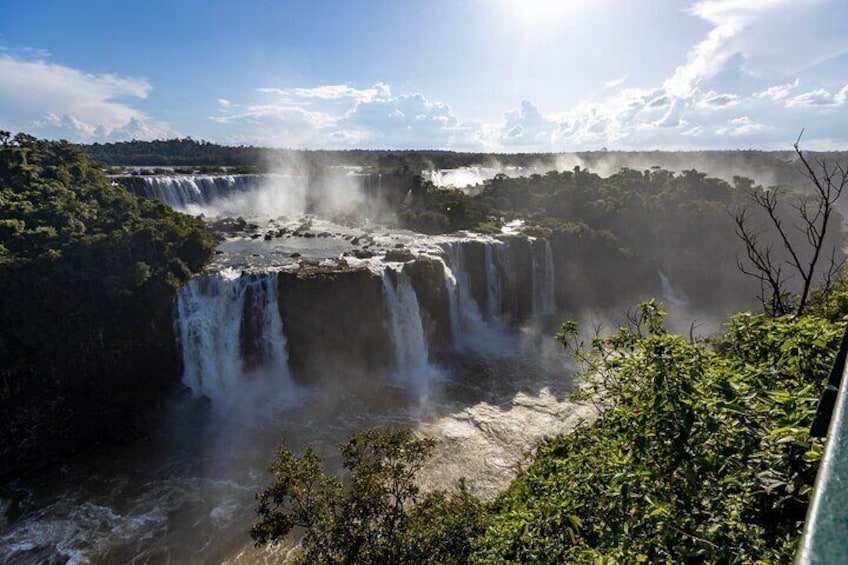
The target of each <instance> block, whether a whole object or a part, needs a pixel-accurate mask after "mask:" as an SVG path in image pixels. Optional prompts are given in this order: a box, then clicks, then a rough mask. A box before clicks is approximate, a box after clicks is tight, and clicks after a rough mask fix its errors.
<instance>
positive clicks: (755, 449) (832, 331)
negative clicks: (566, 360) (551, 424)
mask: <svg viewBox="0 0 848 565" xmlns="http://www.w3.org/2000/svg"><path fill="white" fill-rule="evenodd" d="M662 320H663V313H662V312H661V311H660V310H659V309H658V308H657V307H656V305H654V304H653V303H649V304H646V305H645V306H643V308H642V310H641V314H640V316H639V317H638V318H636V319H635V320H634V322H635V324H634V325H633V326H632V327H629V328H623V329H621V330H620V331H618V332H617V333H616V334H614V335H612V336H610V337H609V338H607V339H602V338H600V337H598V338H596V339H594V340H593V341H592V343H591V344H590V345H589V346H588V347H584V346H583V345H582V344H579V343H577V340H576V335H577V334H576V326H574V325H573V324H566V325H564V327H563V332H562V333H561V334H560V335H559V338H560V340H561V341H562V342H563V343H564V344H566V345H567V346H569V347H576V351H577V354H578V356H579V357H580V358H581V359H582V360H583V361H584V362H585V363H586V364H587V373H586V379H587V381H586V382H587V388H586V390H585V391H584V394H585V395H586V397H587V398H595V399H601V400H600V405H599V406H600V408H601V416H600V417H599V419H598V420H597V421H596V422H595V423H594V424H592V425H589V426H584V427H581V428H579V429H577V430H576V431H575V432H573V433H571V434H569V435H564V436H558V437H555V438H551V439H550V440H548V441H547V442H545V443H544V444H543V445H542V446H541V447H540V448H539V450H538V452H537V454H536V455H535V457H534V460H533V461H532V463H531V464H530V466H529V467H528V469H527V470H526V471H524V472H523V473H522V474H521V475H520V476H519V477H518V478H517V480H516V481H515V482H514V483H513V484H512V486H511V487H510V488H509V490H508V491H507V492H506V493H504V494H503V495H502V496H501V497H500V498H499V499H498V500H497V501H496V502H495V504H494V507H493V509H492V510H493V516H492V517H491V518H490V520H491V522H490V525H489V527H488V529H487V531H486V534H485V536H484V537H483V538H482V540H481V541H480V542H479V544H478V545H477V547H476V552H475V554H474V556H473V559H472V562H474V563H478V564H482V563H528V562H533V563H573V562H576V563H619V562H621V563H633V562H650V563H656V562H665V561H674V562H677V561H685V562H698V563H702V562H710V563H743V562H754V561H758V560H763V561H767V562H789V561H791V560H792V557H793V554H794V552H795V549H796V545H797V538H798V536H799V535H800V532H801V525H802V524H803V520H804V516H805V513H806V509H807V505H808V502H809V493H810V490H811V488H812V484H813V482H814V480H815V473H816V470H817V466H818V461H819V459H820V456H821V442H820V441H819V440H815V439H812V438H810V437H809V434H808V430H809V426H810V424H811V422H812V414H813V412H814V410H815V404H816V400H817V395H818V392H819V391H820V388H821V383H822V381H823V379H824V378H825V377H826V376H827V372H828V369H829V365H830V363H831V361H832V358H833V355H834V353H835V351H836V349H837V348H838V342H839V338H840V334H841V330H840V328H839V327H838V326H836V325H834V324H831V323H829V322H827V321H825V320H822V319H818V318H803V317H802V318H768V317H765V316H762V315H750V314H740V315H737V316H735V317H733V318H731V320H730V321H729V323H728V328H727V332H726V333H725V334H724V335H723V337H722V338H721V339H719V340H718V341H717V342H716V344H715V347H714V348H710V347H708V346H707V345H706V344H704V343H692V342H690V341H687V340H686V339H684V338H682V337H681V336H679V335H672V334H669V333H666V331H665V330H664V328H663V324H662Z"/></svg>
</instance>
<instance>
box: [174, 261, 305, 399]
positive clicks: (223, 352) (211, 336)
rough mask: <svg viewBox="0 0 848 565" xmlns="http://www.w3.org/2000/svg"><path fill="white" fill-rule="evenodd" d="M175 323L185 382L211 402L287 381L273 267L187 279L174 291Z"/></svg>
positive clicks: (239, 395) (264, 389) (196, 393)
mask: <svg viewBox="0 0 848 565" xmlns="http://www.w3.org/2000/svg"><path fill="white" fill-rule="evenodd" d="M176 324H177V328H178V331H179V340H180V346H181V349H182V359H183V369H184V373H183V383H184V384H185V385H186V386H188V387H190V388H191V389H192V391H193V392H194V394H195V395H198V396H200V395H205V396H207V397H209V398H210V399H211V400H212V403H213V405H217V406H221V405H224V406H228V405H231V404H232V402H233V401H234V398H236V397H242V396H245V394H244V390H243V389H245V388H251V386H250V385H251V384H255V385H256V386H255V387H253V388H256V389H262V390H263V391H266V392H267V391H269V389H278V388H279V387H282V386H286V385H287V384H288V383H289V374H288V357H287V354H286V347H285V343H286V342H285V334H284V332H283V323H282V320H281V319H280V312H279V307H278V302H277V274H276V273H260V274H247V275H241V276H239V273H238V272H237V271H234V270H232V269H228V270H224V271H222V272H220V273H218V274H217V275H209V276H203V277H198V278H195V279H192V280H190V281H188V282H187V283H185V284H184V285H183V286H182V287H180V289H179V292H178V295H177V320H176ZM259 383H261V385H260V384H259ZM236 391H238V393H237V394H234V393H235V392H236ZM248 396H249V395H248Z"/></svg>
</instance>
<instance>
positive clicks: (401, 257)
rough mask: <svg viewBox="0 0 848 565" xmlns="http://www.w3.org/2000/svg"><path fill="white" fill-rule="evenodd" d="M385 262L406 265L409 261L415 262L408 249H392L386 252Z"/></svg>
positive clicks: (413, 255)
mask: <svg viewBox="0 0 848 565" xmlns="http://www.w3.org/2000/svg"><path fill="white" fill-rule="evenodd" d="M386 261H389V262H392V263H395V262H397V263H407V262H409V261H415V254H413V253H412V251H410V250H409V249H392V250H389V251H387V252H386Z"/></svg>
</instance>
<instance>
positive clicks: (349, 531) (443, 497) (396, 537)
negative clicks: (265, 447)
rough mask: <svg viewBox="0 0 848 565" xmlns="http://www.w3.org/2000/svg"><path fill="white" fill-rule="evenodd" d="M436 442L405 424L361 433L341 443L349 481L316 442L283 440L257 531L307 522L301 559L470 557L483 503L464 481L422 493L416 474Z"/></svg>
mask: <svg viewBox="0 0 848 565" xmlns="http://www.w3.org/2000/svg"><path fill="white" fill-rule="evenodd" d="M434 446H435V442H434V441H433V440H430V439H417V438H415V437H414V436H413V435H412V433H411V432H409V431H407V430H404V429H400V428H387V429H383V430H370V431H364V432H360V433H357V434H355V435H354V436H352V437H351V438H350V441H349V442H348V443H347V444H346V445H343V446H341V454H342V462H343V465H344V467H345V469H347V470H348V472H349V473H348V476H347V477H346V480H345V481H344V482H341V481H339V480H337V479H335V478H333V477H330V476H328V475H327V474H325V473H324V471H323V468H322V465H323V460H322V459H321V457H320V456H318V455H317V454H316V453H315V452H314V451H313V450H312V449H311V448H309V447H308V448H307V449H306V452H305V453H304V454H303V455H302V456H301V457H297V456H295V455H294V454H292V453H291V452H290V451H288V450H287V449H285V448H284V447H280V448H278V450H277V459H276V461H275V462H274V464H273V465H272V466H271V469H270V470H271V473H273V475H274V478H275V482H274V483H273V484H272V485H271V486H270V487H269V488H268V489H267V490H266V491H265V492H263V493H261V494H259V495H257V499H258V500H259V507H258V509H257V512H258V514H259V518H258V519H257V520H256V522H255V523H254V525H253V528H252V529H251V531H250V535H251V536H252V537H253V539H254V540H256V543H257V544H258V545H259V544H264V543H268V542H271V541H274V540H277V539H280V538H282V537H284V536H286V535H287V534H288V533H289V532H291V531H292V530H293V529H294V528H296V527H297V528H300V529H302V531H303V532H304V536H303V539H302V540H301V544H302V546H303V550H304V551H303V552H302V553H301V555H300V557H299V561H298V562H299V563H309V564H315V565H327V564H353V563H372V564H374V565H380V564H384V565H390V564H401V563H420V564H427V563H432V564H434V565H435V564H445V565H450V564H454V563H455V564H460V563H467V562H468V556H469V554H470V551H471V540H473V539H475V538H476V537H477V536H478V535H479V534H480V533H481V531H482V528H481V522H480V518H481V516H482V508H483V506H482V504H481V503H480V502H479V501H478V500H476V499H475V498H474V497H472V496H471V495H470V494H469V493H468V491H467V490H466V489H465V485H464V484H463V483H460V484H459V487H458V490H457V492H455V493H451V494H446V493H444V492H433V493H427V494H425V495H423V496H422V495H420V493H419V489H418V487H417V486H416V484H415V474H416V472H418V470H419V469H420V468H421V465H422V464H423V463H424V462H425V461H426V460H427V458H428V456H429V455H430V453H431V452H432V450H433V447H434Z"/></svg>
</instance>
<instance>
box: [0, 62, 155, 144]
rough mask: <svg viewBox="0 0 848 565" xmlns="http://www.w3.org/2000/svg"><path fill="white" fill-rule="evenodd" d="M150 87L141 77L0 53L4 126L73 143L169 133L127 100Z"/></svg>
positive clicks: (140, 96) (0, 102) (0, 110)
mask: <svg viewBox="0 0 848 565" xmlns="http://www.w3.org/2000/svg"><path fill="white" fill-rule="evenodd" d="M151 89H152V86H151V85H150V83H149V82H147V81H146V80H144V79H141V78H135V77H125V76H120V75H116V74H111V73H103V74H92V73H86V72H83V71H81V70H78V69H74V68H71V67H68V66H64V65H60V64H57V63H52V62H50V61H48V60H47V58H46V53H43V52H36V53H24V52H20V51H18V52H15V51H11V50H5V51H2V52H0V126H2V127H3V128H5V129H10V130H24V131H29V132H31V133H34V134H37V135H43V136H45V137H64V138H67V139H70V140H74V141H105V140H111V139H126V138H127V137H128V136H134V137H135V138H136V139H151V138H155V137H163V136H165V135H168V134H170V133H171V130H170V128H169V127H168V126H167V125H165V124H161V123H157V122H154V121H152V120H150V119H149V118H148V117H147V116H146V115H145V114H144V113H143V112H141V111H139V110H137V109H136V108H134V107H133V106H132V105H131V104H130V103H129V102H127V100H128V99H136V100H139V99H144V98H146V97H147V95H148V93H149V92H150V90H151Z"/></svg>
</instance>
